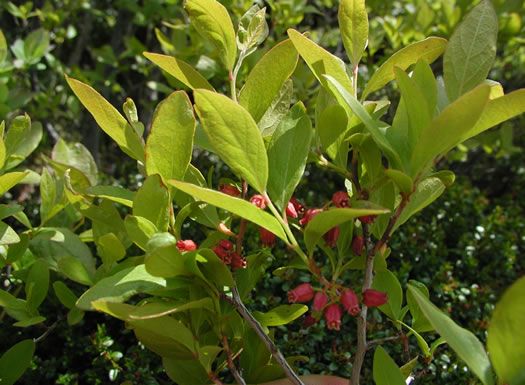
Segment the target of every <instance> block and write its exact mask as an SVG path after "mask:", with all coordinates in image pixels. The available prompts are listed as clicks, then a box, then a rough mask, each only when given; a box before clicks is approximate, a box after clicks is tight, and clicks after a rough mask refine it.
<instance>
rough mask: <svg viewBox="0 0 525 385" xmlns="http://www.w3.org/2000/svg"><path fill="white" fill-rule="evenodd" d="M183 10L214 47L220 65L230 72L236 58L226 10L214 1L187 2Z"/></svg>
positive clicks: (229, 20)
mask: <svg viewBox="0 0 525 385" xmlns="http://www.w3.org/2000/svg"><path fill="white" fill-rule="evenodd" d="M184 8H186V10H187V11H188V13H189V14H190V20H191V24H192V25H193V26H194V27H195V29H196V30H197V32H199V34H200V35H201V36H202V37H203V38H204V39H206V40H209V41H211V42H212V43H213V45H215V47H216V48H217V49H218V51H219V57H220V58H221V61H222V63H223V64H224V66H225V67H226V69H227V70H230V71H231V70H232V69H233V65H234V64H235V59H236V57H237V43H236V40H235V31H234V30H233V24H232V21H231V19H230V15H228V11H227V10H226V8H225V7H224V6H223V5H222V4H221V3H219V2H218V1H216V0H187V1H186V3H185V4H184Z"/></svg>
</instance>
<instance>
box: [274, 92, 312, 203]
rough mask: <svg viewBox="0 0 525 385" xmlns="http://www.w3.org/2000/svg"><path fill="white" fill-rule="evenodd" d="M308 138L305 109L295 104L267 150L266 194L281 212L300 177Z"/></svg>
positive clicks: (306, 155) (310, 130)
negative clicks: (267, 177) (267, 176)
mask: <svg viewBox="0 0 525 385" xmlns="http://www.w3.org/2000/svg"><path fill="white" fill-rule="evenodd" d="M311 138H312V123H311V121H310V118H309V117H308V114H307V113H306V108H305V107H304V105H303V104H302V103H301V102H298V103H297V104H296V105H295V106H293V107H292V109H291V110H290V111H289V112H288V114H287V115H286V116H285V117H284V119H283V120H282V121H281V123H280V124H279V126H278V127H277V129H276V130H275V132H274V134H273V135H272V140H271V141H270V145H269V146H268V166H269V168H270V177H269V180H268V193H269V194H270V197H271V198H272V201H273V203H274V204H275V205H276V206H277V207H278V208H279V209H281V210H284V209H285V208H286V205H287V204H288V201H289V200H290V198H291V197H292V194H293V192H294V190H295V188H296V187H297V185H298V184H299V181H300V180H301V177H302V176H303V173H304V169H305V166H306V159H307V158H308V152H309V150H310V141H311Z"/></svg>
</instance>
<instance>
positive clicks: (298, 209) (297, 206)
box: [290, 197, 306, 215]
mask: <svg viewBox="0 0 525 385" xmlns="http://www.w3.org/2000/svg"><path fill="white" fill-rule="evenodd" d="M290 203H291V204H292V205H293V207H294V208H295V212H296V213H297V215H303V214H304V212H305V211H306V207H304V205H303V204H302V203H301V202H299V201H298V200H297V199H295V198H294V197H292V198H290Z"/></svg>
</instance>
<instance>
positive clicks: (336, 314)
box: [324, 303, 342, 330]
mask: <svg viewBox="0 0 525 385" xmlns="http://www.w3.org/2000/svg"><path fill="white" fill-rule="evenodd" d="M341 315H342V312H341V308H340V307H339V305H336V304H335V303H333V304H331V305H329V306H327V307H326V308H325V309H324V318H325V319H326V326H327V327H328V329H332V330H339V327H340V326H341Z"/></svg>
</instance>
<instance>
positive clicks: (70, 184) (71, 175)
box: [42, 155, 91, 199]
mask: <svg viewBox="0 0 525 385" xmlns="http://www.w3.org/2000/svg"><path fill="white" fill-rule="evenodd" d="M42 158H43V159H44V160H45V161H46V163H47V164H48V165H49V166H51V168H52V169H53V170H54V172H55V175H56V176H57V177H58V178H62V179H64V181H63V182H62V181H58V183H57V184H58V185H61V184H62V183H64V184H65V185H66V187H67V189H68V190H69V191H70V192H74V193H75V194H77V193H81V192H83V191H84V190H85V189H86V188H88V187H90V186H91V183H90V182H89V179H88V177H87V176H86V174H84V173H83V172H82V171H80V170H78V169H76V168H75V167H72V166H69V165H67V164H63V163H60V162H56V161H54V160H53V159H49V158H48V157H47V156H45V155H42ZM79 199H80V198H79Z"/></svg>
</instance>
